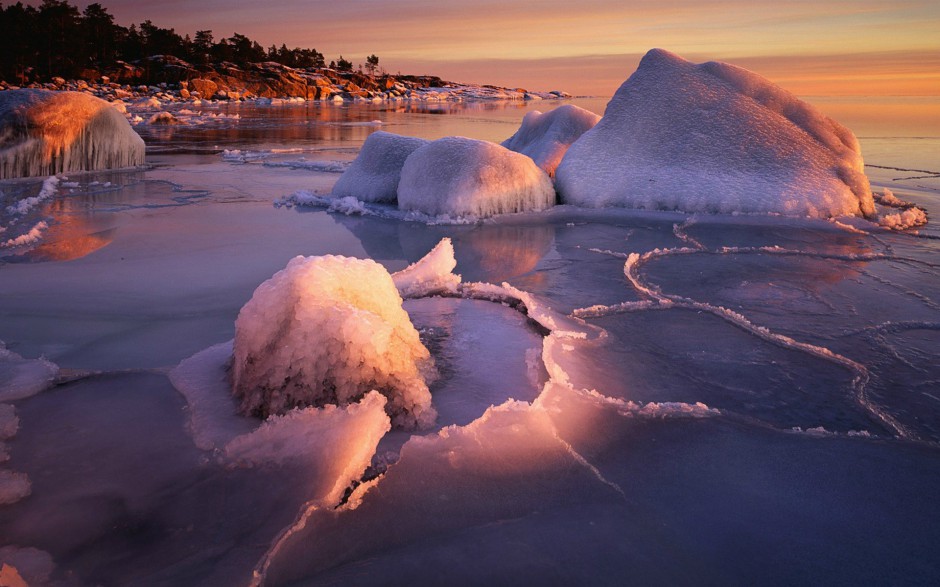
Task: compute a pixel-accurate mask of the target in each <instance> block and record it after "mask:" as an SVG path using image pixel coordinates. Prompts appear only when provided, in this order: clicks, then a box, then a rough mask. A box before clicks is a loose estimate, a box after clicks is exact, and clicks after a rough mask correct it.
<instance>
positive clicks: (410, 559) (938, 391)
mask: <svg viewBox="0 0 940 587" xmlns="http://www.w3.org/2000/svg"><path fill="white" fill-rule="evenodd" d="M573 103H575V104H577V105H579V106H582V107H585V108H588V109H590V110H593V111H595V112H597V113H599V114H603V108H604V105H605V104H606V100H604V99H593V98H591V99H575V100H573ZM817 104H818V105H819V106H820V107H821V108H822V109H823V110H824V111H825V112H826V113H827V114H829V115H830V116H832V117H834V118H836V119H837V120H840V121H841V122H843V123H844V124H846V125H847V126H848V127H849V128H852V129H853V130H854V131H855V133H856V134H857V135H858V136H859V138H860V141H861V144H862V154H863V156H864V157H865V161H866V164H867V165H868V167H867V168H866V172H867V173H868V175H869V177H870V178H871V181H872V185H873V189H874V191H876V192H880V191H881V190H882V189H883V188H885V187H887V188H889V189H890V190H891V191H893V192H894V194H895V195H896V196H897V197H899V198H900V199H902V200H907V201H911V202H915V203H917V204H918V205H920V206H922V207H923V208H925V209H926V210H927V211H928V213H929V215H930V217H931V222H930V223H929V224H928V225H927V226H926V227H923V228H922V229H921V230H920V231H919V232H917V233H899V232H890V231H885V230H880V229H876V228H875V227H873V226H867V225H865V223H855V224H854V225H853V226H846V225H842V224H838V223H833V222H828V221H823V220H801V219H793V218H780V217H768V216H717V215H688V214H680V213H676V212H652V211H645V212H638V211H628V210H619V209H618V210H612V209H604V210H583V209H577V208H572V207H565V206H563V207H556V208H554V209H552V210H549V211H546V212H541V213H533V214H519V215H507V216H502V217H497V218H495V219H491V220H487V221H485V222H480V223H476V224H461V225H450V224H434V225H427V224H425V223H421V222H411V221H404V220H398V219H395V218H390V217H386V216H383V215H381V214H380V215H368V214H367V215H361V214H349V215H347V214H344V213H341V212H331V211H328V210H326V209H324V208H316V207H299V206H275V205H274V202H276V201H278V200H279V199H281V198H283V197H285V196H288V195H290V194H292V193H294V192H296V191H298V190H308V191H311V192H319V193H323V194H326V193H329V191H330V188H331V186H332V184H333V183H334V182H335V181H336V179H337V178H338V177H339V174H340V173H341V172H342V171H343V170H344V169H345V168H346V166H348V164H349V162H350V161H351V160H352V159H354V158H355V156H356V153H357V151H358V149H359V148H360V146H361V145H362V143H363V141H364V140H365V138H366V137H367V136H368V135H369V134H370V133H371V132H374V131H375V130H385V131H388V132H393V133H397V134H404V135H412V136H419V137H423V138H427V139H435V138H439V137H443V136H448V135H463V136H468V137H472V138H478V139H485V140H493V141H502V140H504V139H505V138H507V137H508V136H510V135H511V134H512V133H513V132H514V131H515V129H516V128H517V127H518V125H519V123H520V121H521V120H522V117H523V115H524V114H525V113H526V112H527V111H529V110H532V109H540V110H546V109H549V108H553V107H555V106H556V105H557V103H554V102H547V101H546V102H534V103H533V102H528V103H494V102H480V103H461V104H453V103H430V104H429V103H420V104H397V105H389V104H369V105H349V104H347V105H343V106H338V105H334V104H317V103H307V104H296V103H294V104H289V103H282V104H277V103H275V104H242V105H218V104H205V105H202V106H192V105H188V106H185V105H176V106H172V107H167V109H168V110H170V111H171V112H173V113H174V114H175V115H177V117H178V118H179V119H180V121H181V124H177V125H171V126H155V125H154V126H151V125H147V124H146V123H143V124H140V125H138V126H137V127H136V128H137V130H138V132H140V133H141V135H142V136H143V137H144V139H145V141H146V142H147V145H148V147H147V148H148V151H147V153H148V155H147V158H148V163H149V164H150V165H151V167H150V168H149V169H147V170H143V171H120V172H95V173H84V174H73V175H70V176H69V177H68V178H67V179H62V180H61V181H60V182H59V184H58V185H57V186H51V189H52V190H54V192H53V193H52V195H49V196H48V197H44V198H42V199H40V200H38V201H36V203H35V205H34V206H32V207H31V208H30V209H29V210H27V211H26V212H25V213H23V214H19V213H18V214H16V215H13V214H12V213H11V212H10V211H9V210H6V208H7V206H11V205H13V204H14V203H15V202H18V201H22V200H23V199H24V198H29V197H35V196H37V195H38V194H40V192H41V190H42V189H43V187H44V186H43V181H42V179H33V180H6V181H3V182H0V192H2V195H0V200H2V201H0V204H2V207H0V210H6V211H3V212H0V220H2V222H0V225H2V226H4V227H6V228H7V233H6V234H2V235H0V240H7V239H11V238H13V237H15V236H19V235H21V234H24V235H25V234H28V232H29V230H31V229H32V228H38V230H37V231H36V232H35V235H36V238H35V239H24V241H25V240H29V241H30V242H28V243H27V244H24V245H22V246H6V247H3V248H0V340H2V341H3V342H4V343H5V345H6V349H7V350H6V351H2V349H0V401H4V400H6V401H5V403H6V404H8V405H12V406H13V408H14V409H13V410H10V409H8V408H2V406H0V408H2V409H0V562H6V563H8V564H11V565H13V566H16V567H17V569H19V570H20V574H21V575H23V576H24V578H27V579H28V580H31V581H32V582H33V583H36V584H56V585H59V584H60V585H248V584H264V585H478V584H533V585H571V584H590V585H629V584H638V585H705V584H707V585H712V584H714V585H718V584H722V585H725V584H734V585H744V584H766V585H776V584H779V585H793V584H846V585H847V584H853V585H856V584H873V585H888V584H890V585H931V584H932V585H935V584H937V583H940V499H938V495H937V491H938V487H940V230H938V228H937V226H938V224H937V221H936V220H934V219H938V218H940V118H938V116H937V113H938V112H940V104H938V103H937V101H936V100H932V99H916V98H912V99H908V100H907V101H906V102H905V101H904V100H901V101H895V102H879V101H878V100H860V101H855V102H853V101H850V100H835V99H819V100H818V101H817ZM141 114H142V118H144V119H146V118H147V117H148V116H147V113H141ZM45 187H46V188H50V186H49V185H48V184H47V185H46V186H45ZM47 191H48V190H47ZM444 237H450V238H451V239H452V241H453V244H454V248H455V251H456V258H457V268H456V270H455V271H456V272H457V273H460V274H461V275H462V277H463V280H464V282H484V283H490V284H496V285H500V284H503V283H507V284H509V286H511V288H515V289H514V290H512V291H518V292H521V293H519V294H518V296H517V298H516V300H515V301H516V302H518V301H519V300H520V299H522V300H523V302H524V303H522V304H520V303H500V300H497V301H496V302H493V301H487V300H483V299H462V298H426V299H418V300H409V301H406V303H405V309H406V310H407V311H408V312H409V314H410V316H411V319H412V321H413V323H414V324H415V326H416V327H417V328H418V329H419V332H420V333H421V336H422V340H423V341H424V342H425V344H426V346H427V347H428V348H429V350H431V352H432V355H433V356H434V359H435V361H436V363H437V367H438V370H439V372H440V374H441V377H440V379H438V380H437V381H436V382H435V383H434V384H433V385H432V386H431V392H432V395H433V402H434V405H435V407H436V408H437V410H438V412H439V419H438V423H437V426H436V427H435V428H433V429H431V430H425V431H422V432H420V433H417V434H412V433H406V432H402V431H392V432H390V433H388V434H386V435H385V436H384V437H382V438H381V440H378V439H377V438H378V437H376V438H371V437H370V439H369V440H367V439H366V434H365V433H364V432H363V433H360V432H359V429H358V428H355V426H361V427H362V429H363V430H365V429H366V427H367V426H366V424H365V423H357V422H352V420H350V421H351V422H352V423H351V424H347V423H343V422H339V423H337V424H335V426H332V427H327V429H329V432H330V434H329V435H324V436H323V437H322V440H318V438H320V437H316V436H315V435H314V437H313V438H309V439H304V440H303V441H302V442H306V443H308V446H307V447H306V450H307V451H308V453H307V454H309V458H305V459H301V460H299V461H297V460H295V461H292V462H291V463H290V464H286V465H285V464H280V462H279V461H278V460H277V459H276V458H272V459H271V461H270V462H266V463H255V464H253V465H245V464H237V463H235V464H233V462H231V461H230V460H226V458H225V455H224V454H222V453H221V451H219V450H204V449H202V448H199V447H197V443H196V442H195V441H194V438H193V424H192V422H191V417H192V412H193V408H192V407H191V406H189V405H188V404H187V399H186V397H185V396H184V395H183V394H181V393H180V390H179V389H177V387H180V386H181V384H180V381H181V380H182V379H185V380H186V382H187V383H186V384H185V385H183V386H184V387H185V386H186V385H188V386H190V387H192V386H195V387H197V388H201V389H203V388H204V390H210V391H211V390H213V389H215V390H221V392H220V393H222V394H223V396H224V394H225V385H226V384H225V381H226V374H225V358H226V357H227V353H229V352H230V350H229V347H227V346H226V345H227V344H228V341H230V340H231V339H232V337H233V336H234V321H235V318H236V316H237V314H238V311H239V309H240V308H241V307H242V306H243V305H244V304H245V303H246V302H247V301H248V299H249V298H250V297H251V295H252V292H253V291H254V289H255V288H256V287H257V286H258V285H259V284H260V283H261V282H263V281H264V280H266V279H268V278H269V277H271V275H272V274H274V273H275V272H276V271H278V270H280V269H282V268H283V267H284V266H285V265H286V263H287V261H288V260H290V259H291V258H292V257H294V256H296V255H323V254H340V255H347V256H356V257H367V258H371V259H375V260H376V261H378V262H380V263H382V264H383V265H385V266H386V267H387V268H388V269H389V270H390V271H397V270H400V269H402V268H404V267H406V266H407V265H408V264H409V263H412V262H415V261H417V260H418V259H420V258H421V257H422V256H424V255H425V254H426V253H427V252H428V251H430V250H431V248H433V247H434V245H435V244H437V243H438V242H439V241H440V240H441V239H442V238H444ZM631 254H635V255H631ZM511 288H504V289H506V290H507V291H508V290H509V289H511ZM501 301H503V302H506V301H510V300H506V299H504V300H501ZM191 357H193V358H192V359H191ZM40 359H44V360H45V361H46V362H42V361H40ZM181 363H183V365H182V366H180V364H181ZM55 367H58V370H57V371H56V370H55ZM181 373H183V374H184V375H185V376H183V375H181ZM171 374H172V375H171ZM46 381H49V383H48V385H44V382H46ZM30 384H35V385H36V386H41V387H46V389H44V390H43V391H41V392H40V393H38V394H36V395H33V396H31V397H18V396H22V395H26V392H23V393H17V390H22V389H25V388H26V387H29V385H30ZM223 403H224V402H223ZM230 424H232V425H233V426H235V427H236V428H239V429H240V430H243V431H246V430H251V429H254V428H256V427H257V425H258V423H257V422H252V421H250V420H249V419H245V421H235V422H234V423H232V422H230ZM4 438H6V440H4ZM277 450H279V449H278V447H277V446H275V447H274V448H272V451H274V452H276V451H277ZM285 450H286V449H285ZM373 455H374V456H373ZM356 458H359V459H363V458H364V459H366V462H368V461H370V460H371V463H372V465H371V466H370V468H369V471H367V472H366V475H364V476H362V475H360V473H361V471H357V472H356V478H345V477H343V474H346V475H347V476H348V472H346V473H344V472H343V471H340V472H337V469H343V465H344V464H345V463H346V462H352V461H351V460H352V459H356ZM343 470H344V471H345V469H343ZM27 478H28V482H29V488H28V495H26V496H23V494H24V493H26V492H27V491H26V490H24V489H23V482H24V481H25V479H27ZM18 488H19V489H18ZM337 488H339V490H340V491H339V493H338V494H337V493H336V491H337ZM344 488H346V489H345V490H343V489H344ZM338 495H341V497H337V496H338ZM331 500H332V501H331ZM4 501H8V502H11V503H6V504H3V502H4ZM31 584H32V583H31Z"/></svg>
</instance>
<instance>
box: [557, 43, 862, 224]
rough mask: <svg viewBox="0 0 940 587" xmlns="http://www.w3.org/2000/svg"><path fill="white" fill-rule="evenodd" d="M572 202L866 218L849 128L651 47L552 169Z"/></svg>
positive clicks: (739, 76) (727, 68)
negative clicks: (596, 119) (598, 116)
mask: <svg viewBox="0 0 940 587" xmlns="http://www.w3.org/2000/svg"><path fill="white" fill-rule="evenodd" d="M555 184H556V188H557V189H558V193H559V195H560V197H561V200H562V201H563V202H564V203H567V204H576V205H579V206H590V207H603V206H626V207H631V208H645V209H666V210H683V211H686V212H712V213H735V212H739V213H780V214H785V215H790V216H810V217H828V216H837V215H843V214H851V215H864V216H867V217H871V216H873V215H874V212H875V210H874V203H873V200H872V195H871V189H870V187H869V183H868V178H867V177H866V176H865V174H864V173H863V162H862V157H861V155H860V152H859V144H858V141H857V140H856V138H855V135H853V134H852V132H851V131H849V130H848V129H847V128H845V127H843V126H842V125H840V124H838V123H837V122H835V121H833V120H831V119H829V118H827V117H826V116H824V115H823V114H822V113H820V112H819V111H818V110H816V108H814V107H813V106H810V105H809V104H806V103H805V102H802V101H800V100H799V99H797V98H796V97H795V96H793V95H792V94H790V93H789V92H787V91H785V90H783V89H781V88H779V87H777V86H776V85H774V84H772V83H771V82H769V81H767V80H766V79H764V78H762V77H760V76H759V75H757V74H754V73H751V72H749V71H747V70H744V69H741V68H739V67H735V66H733V65H728V64H726V63H719V62H709V63H703V64H693V63H690V62H688V61H685V60H684V59H682V58H681V57H678V56H677V55H674V54H672V53H669V52H667V51H663V50H662V49H653V50H651V51H650V52H649V53H647V54H646V56H645V57H643V60H642V61H641V62H640V66H639V68H638V69H637V70H636V72H635V73H634V74H633V75H632V76H630V78H629V79H628V80H627V81H626V82H624V83H623V85H622V86H620V89H619V90H617V93H616V94H615V95H614V97H613V99H611V101H610V103H609V104H608V105H607V111H606V112H605V114H604V118H603V119H601V121H600V122H599V123H598V124H597V126H595V127H594V128H593V129H591V130H589V131H588V132H586V133H584V135H582V137H581V138H580V139H578V141H576V142H575V143H574V144H573V145H572V146H571V148H570V149H569V150H568V152H567V154H566V155H565V157H564V159H563V160H562V162H561V164H560V165H559V166H558V170H557V172H556V182H555Z"/></svg>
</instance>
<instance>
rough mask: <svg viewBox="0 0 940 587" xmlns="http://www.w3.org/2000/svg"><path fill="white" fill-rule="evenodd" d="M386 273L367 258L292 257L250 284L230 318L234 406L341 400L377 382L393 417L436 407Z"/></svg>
mask: <svg viewBox="0 0 940 587" xmlns="http://www.w3.org/2000/svg"><path fill="white" fill-rule="evenodd" d="M401 304H402V299H401V296H400V295H399V294H398V290H396V289H395V284H394V283H393V281H392V278H391V276H390V275H389V274H388V272H387V271H386V270H385V268H384V267H382V266H381V265H379V264H378V263H376V262H375V261H372V260H361V259H352V258H348V257H340V256H333V255H328V256H323V257H295V258H294V259H292V260H291V261H290V263H288V265H287V267H286V268H284V269H283V270H281V271H279V272H277V273H276V274H275V275H274V276H273V277H272V278H271V279H269V280H267V281H265V282H264V283H262V284H261V285H260V286H258V288H257V289H256V290H255V292H254V295H253V296H252V298H251V300H249V301H248V303H247V304H245V306H244V307H243V308H242V310H241V312H239V315H238V319H237V320H236V321H235V348H234V355H235V360H234V366H233V376H234V382H233V383H234V388H233V391H234V393H235V395H236V396H237V397H238V398H240V399H241V411H242V412H243V413H245V414H253V415H258V416H262V417H267V416H268V415H270V414H283V413H285V412H286V411H288V410H290V409H292V408H295V407H301V406H311V405H312V406H324V405H328V404H337V405H341V406H343V405H347V404H350V403H353V402H356V401H358V400H360V399H362V398H363V397H364V396H365V395H366V394H367V393H368V392H369V391H371V390H373V389H374V390H377V391H379V392H380V393H382V394H383V395H384V396H385V397H387V398H388V404H387V406H386V411H387V412H388V414H389V416H391V418H392V422H393V424H395V425H396V426H399V427H405V428H415V427H424V426H428V425H430V424H432V423H433V421H434V418H435V416H436V414H435V411H434V408H432V407H431V394H430V392H429V391H428V387H427V383H426V381H427V380H428V379H429V378H430V377H433V376H434V374H435V372H434V367H433V362H432V360H431V357H430V354H429V353H428V351H427V349H426V348H425V347H424V345H422V344H421V341H420V340H419V338H418V331H417V330H415V328H414V326H412V324H411V321H410V319H409V318H408V314H407V313H405V311H404V310H403V309H402V306H401Z"/></svg>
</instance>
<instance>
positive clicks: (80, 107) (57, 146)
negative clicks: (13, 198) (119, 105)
mask: <svg viewBox="0 0 940 587" xmlns="http://www.w3.org/2000/svg"><path fill="white" fill-rule="evenodd" d="M143 162H144V141H143V139H141V138H140V136H138V134H137V133H136V132H134V129H132V128H131V125H130V124H128V122H127V119H125V118H124V116H123V115H122V114H121V113H120V112H118V110H117V109H116V108H114V107H113V106H111V104H109V103H107V102H105V101H104V100H101V99H99V98H95V97H94V96H90V95H88V94H84V93H81V92H50V91H46V90H9V91H6V92H0V179H2V178H8V177H33V176H42V175H55V174H56V173H63V172H69V171H87V170H94V169H112V168H119V167H131V166H134V165H141V164H142V163H143Z"/></svg>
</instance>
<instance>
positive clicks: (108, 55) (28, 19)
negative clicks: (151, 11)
mask: <svg viewBox="0 0 940 587" xmlns="http://www.w3.org/2000/svg"><path fill="white" fill-rule="evenodd" d="M151 55H172V56H174V57H178V58H180V59H183V60H185V61H188V62H190V63H192V64H193V65H195V66H197V67H206V66H208V65H211V64H213V63H221V62H223V61H228V62H230V63H234V64H235V65H238V66H243V65H245V64H247V63H254V62H258V61H275V62H277V63H281V64H283V65H288V66H290V67H298V68H308V67H326V65H327V64H326V62H325V61H324V57H323V53H320V52H319V51H317V50H316V49H301V48H294V49H288V48H287V46H286V45H283V44H282V45H281V46H280V47H276V46H274V45H272V46H271V47H269V48H267V49H265V48H264V47H262V46H261V45H260V44H259V43H258V42H257V41H253V40H251V39H249V38H248V37H246V36H245V35H240V34H238V33H234V34H233V35H232V36H231V37H227V38H222V39H219V40H216V39H215V37H214V36H213V34H212V31H211V30H204V31H196V33H195V35H194V36H192V37H190V36H189V35H188V34H186V35H184V36H180V35H179V34H178V33H177V32H176V31H175V30H174V29H165V28H161V27H158V26H156V25H155V24H153V23H152V22H150V21H149V20H145V21H144V22H142V23H140V24H139V25H133V24H132V25H131V26H129V27H123V26H121V25H119V24H115V22H114V16H112V15H111V14H109V13H108V10H107V8H105V7H103V6H102V5H101V4H98V3H95V4H90V5H89V6H88V7H87V8H85V10H84V11H79V9H78V8H77V7H75V6H72V5H71V4H69V3H68V2H67V1H64V0H42V3H41V4H40V5H39V7H33V6H28V5H24V4H23V3H22V2H17V3H16V4H12V5H10V6H7V7H5V8H4V7H3V4H0V79H4V80H7V81H10V82H17V83H20V84H25V83H28V82H32V81H44V80H48V79H49V78H50V77H52V76H62V77H66V78H80V77H88V73H89V70H105V69H108V68H109V67H110V66H113V65H115V64H116V63H117V62H118V61H126V62H133V61H137V60H139V59H142V58H144V57H149V56H151ZM378 63H379V58H378V57H376V56H375V55H370V56H369V57H368V58H367V59H366V69H367V70H369V71H370V73H373V74H374V73H375V70H376V68H377V67H378ZM329 66H330V67H331V68H333V69H338V70H340V71H350V70H352V68H353V64H352V63H351V62H349V61H348V60H346V59H343V57H342V55H341V56H340V57H339V59H338V60H336V61H335V62H334V61H331V62H330V64H329Z"/></svg>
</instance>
